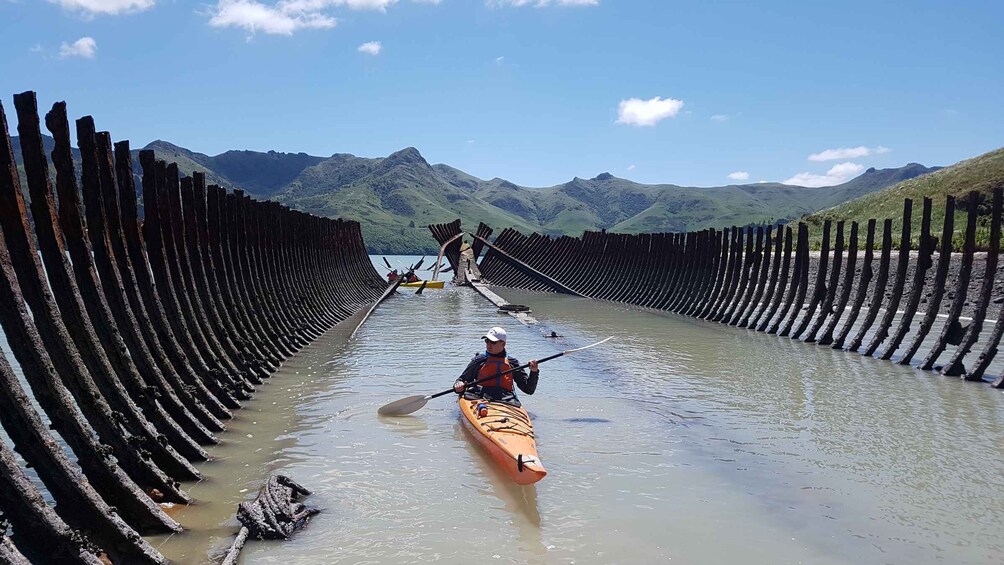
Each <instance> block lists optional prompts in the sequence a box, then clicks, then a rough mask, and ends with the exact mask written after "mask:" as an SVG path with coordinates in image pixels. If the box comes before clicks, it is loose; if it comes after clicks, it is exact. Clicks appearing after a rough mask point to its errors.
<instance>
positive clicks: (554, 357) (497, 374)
mask: <svg viewBox="0 0 1004 565" xmlns="http://www.w3.org/2000/svg"><path fill="white" fill-rule="evenodd" d="M565 353H566V352H565V351H562V352H561V353H555V354H554V355H551V356H550V357H544V358H543V359H538V360H537V364H538V365H540V364H541V363H543V362H544V361H550V360H551V359H557V358H558V357H561V356H562V355H564V354H565ZM529 366H530V364H529V363H527V364H526V365H520V366H519V367H513V368H512V369H509V370H508V371H502V372H501V373H495V374H494V375H491V376H488V377H485V378H483V379H478V380H476V381H474V382H473V383H471V384H469V385H467V387H468V388H470V387H472V386H474V385H479V384H481V383H485V382H488V381H490V380H492V379H497V378H499V377H501V376H502V375H508V374H509V373H515V372H516V371H519V370H520V369H526V368H527V367H529ZM451 392H456V391H455V390H453V389H452V388H450V389H448V390H444V391H443V392H437V393H436V394H431V395H429V396H427V397H426V398H428V399H433V398H438V397H440V396H443V395H444V394H450V393H451Z"/></svg>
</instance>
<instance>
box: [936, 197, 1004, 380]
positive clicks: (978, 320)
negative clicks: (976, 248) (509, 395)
mask: <svg viewBox="0 0 1004 565" xmlns="http://www.w3.org/2000/svg"><path fill="white" fill-rule="evenodd" d="M1000 196H1001V188H1000V187H997V188H996V189H995V190H994V196H993V198H994V201H993V213H992V216H991V218H992V223H991V229H990V245H989V251H988V253H987V261H986V264H985V268H984V271H983V284H982V285H981V286H980V294H979V297H978V298H977V300H976V308H975V309H974V310H973V320H972V321H971V322H970V323H969V328H968V329H967V330H966V335H964V336H963V337H962V343H960V344H959V346H958V347H957V348H956V350H955V353H953V354H952V357H951V358H950V359H949V360H948V362H947V363H945V366H944V367H942V368H941V374H942V375H945V376H950V377H957V376H962V377H963V378H964V379H965V380H967V381H980V380H983V377H982V375H981V374H978V373H977V372H975V371H968V372H967V371H966V368H965V366H964V365H963V364H962V360H963V358H964V357H965V356H966V355H968V354H969V352H970V351H971V350H972V347H973V344H975V343H976V340H977V339H979V337H980V331H981V330H982V329H983V321H984V319H985V318H986V315H987V308H988V307H989V305H990V298H991V296H992V294H993V290H994V285H995V284H997V280H996V279H997V261H998V258H999V256H998V253H999V252H1000V221H1001V218H1000V215H1001V203H1000ZM969 199H970V200H975V199H976V197H975V194H974V193H970V194H969ZM970 205H972V204H970ZM994 223H996V226H997V227H996V230H995V229H994V227H993V226H994ZM966 231H967V233H968V231H969V230H968V229H967V230H966ZM995 231H996V234H995V233H994V232H995Z"/></svg>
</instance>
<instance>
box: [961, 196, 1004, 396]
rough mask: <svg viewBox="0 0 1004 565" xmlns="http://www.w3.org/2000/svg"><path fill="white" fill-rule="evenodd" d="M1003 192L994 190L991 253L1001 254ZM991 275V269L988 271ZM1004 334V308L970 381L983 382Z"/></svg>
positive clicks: (1000, 383)
mask: <svg viewBox="0 0 1004 565" xmlns="http://www.w3.org/2000/svg"><path fill="white" fill-rule="evenodd" d="M1001 192H1002V188H1001V187H1000V186H998V187H997V188H995V189H994V196H993V199H994V200H993V204H992V209H991V210H992V212H991V216H990V250H991V251H990V252H991V253H995V252H996V253H999V252H1000V239H1001ZM986 272H987V273H989V272H990V271H989V269H988V270H987V271H986ZM1002 333H1004V308H1000V309H999V310H998V312H997V323H996V324H994V328H993V330H991V332H990V335H989V336H988V337H987V342H986V344H985V345H984V346H983V351H982V352H981V353H980V356H979V357H978V358H977V359H976V364H975V365H974V366H973V368H972V370H970V371H969V372H968V373H966V378H967V379H968V380H982V379H983V374H984V373H985V372H986V370H987V367H989V366H990V362H991V361H993V359H994V357H995V356H996V355H997V345H998V344H999V343H1000V341H1001V334H1002ZM993 386H994V388H1004V375H1002V376H1001V377H1000V378H998V379H996V380H994V382H993Z"/></svg>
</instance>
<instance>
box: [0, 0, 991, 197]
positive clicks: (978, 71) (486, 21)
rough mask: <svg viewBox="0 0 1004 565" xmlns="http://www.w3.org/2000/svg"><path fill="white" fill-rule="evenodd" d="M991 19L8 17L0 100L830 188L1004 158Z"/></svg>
mask: <svg viewBox="0 0 1004 565" xmlns="http://www.w3.org/2000/svg"><path fill="white" fill-rule="evenodd" d="M1002 29H1004V2H1000V1H997V0H994V1H968V0H959V1H956V2H932V1H924V0H911V1H909V2H887V1H878V0H872V1H868V2H858V1H853V0H852V1H845V2H781V1H771V0H759V1H756V2H751V1H748V0H745V1H738V2H707V1H689V0H282V1H279V2H275V1H273V0H222V1H219V2H213V1H206V2H184V1H180V0H175V1H170V0H0V52H2V57H0V100H2V102H3V105H4V109H5V111H6V112H8V120H9V121H10V122H11V124H12V127H13V123H14V122H15V121H16V120H15V119H14V117H13V99H12V95H13V94H15V93H18V92H23V91H25V90H34V91H36V92H37V93H38V96H39V105H40V108H41V109H42V113H44V112H45V110H46V109H48V108H49V107H50V106H51V104H52V103H53V102H56V101H59V100H65V101H66V102H67V108H68V111H69V113H70V115H71V116H73V117H79V116H83V115H91V116H93V117H94V119H95V122H96V124H97V126H98V128H99V129H100V130H108V131H110V132H111V133H112V137H113V139H115V140H121V139H129V140H130V141H131V143H132V146H133V147H134V148H137V147H141V146H143V145H146V144H147V143H149V142H151V141H153V140H155V139H162V140H167V141H170V142H172V143H175V144H177V145H180V146H182V147H186V148H188V149H191V150H193V151H197V152H201V153H206V154H209V155H216V154H219V153H222V152H224V151H227V150H230V149H250V150H256V151H268V150H275V151H285V152H305V153H309V154H311V155H318V156H329V155H332V154H334V153H352V154H354V155H358V156H363V157H382V156H386V155H388V154H390V153H392V152H394V151H397V150H400V149H402V148H405V147H415V148H417V149H418V150H419V151H420V152H421V153H422V155H423V156H424V157H425V158H426V159H427V160H428V161H429V162H431V163H446V164H448V165H451V166H453V167H456V168H459V169H461V170H464V171H466V172H468V173H470V174H473V175H475V176H478V177H480V178H484V179H491V178H494V177H502V178H505V179H507V180H510V181H512V182H515V183H517V184H520V185H524V186H552V185H555V184H559V183H563V182H567V181H568V180H571V179H572V178H573V177H575V176H578V177H582V178H592V177H595V176H596V175H598V174H600V173H603V172H609V173H611V174H613V175H615V176H618V177H623V178H628V179H631V180H634V181H638V182H643V183H672V184H678V185H684V186H720V185H724V184H745V183H756V182H760V181H771V182H774V181H776V182H788V183H792V184H800V185H806V186H827V185H831V184H837V183H839V182H843V181H846V180H849V179H850V178H853V177H854V176H857V175H858V174H860V173H861V172H863V171H864V170H865V169H867V168H868V167H876V168H887V167H900V166H903V165H905V164H907V163H911V162H916V163H921V164H924V165H927V166H934V165H940V166H945V165H950V164H953V163H955V162H958V161H960V160H962V159H966V158H969V157H974V156H976V155H979V154H982V153H985V152H987V151H991V150H994V149H997V148H999V147H1001V146H1004V103H1002V102H1004V34H1002V33H1000V32H1001V30H1002Z"/></svg>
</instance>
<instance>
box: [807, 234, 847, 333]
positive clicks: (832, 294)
mask: <svg viewBox="0 0 1004 565" xmlns="http://www.w3.org/2000/svg"><path fill="white" fill-rule="evenodd" d="M855 235H856V233H855ZM828 239H829V238H827V237H826V236H825V235H824V236H823V243H824V250H823V251H822V252H821V255H820V266H819V269H820V271H822V270H823V258H822V254H823V253H827V251H828V250H826V249H825V243H826V242H827V241H828ZM827 254H828V253H827ZM843 261H844V222H837V240H836V245H835V246H834V248H833V266H832V267H830V275H829V280H828V281H827V282H826V288H825V289H823V290H824V292H825V297H824V298H823V302H822V304H821V305H820V307H819V315H818V316H817V317H816V321H815V322H813V324H812V327H811V328H809V334H808V335H807V336H805V341H806V342H807V343H814V342H815V341H816V335H817V334H818V333H819V330H820V329H821V328H822V327H823V323H824V322H826V318H827V317H828V316H830V315H832V314H833V301H834V299H835V298H836V295H837V281H839V280H840V268H841V266H842V265H843ZM810 312H811V309H810ZM806 319H808V316H806Z"/></svg>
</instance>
